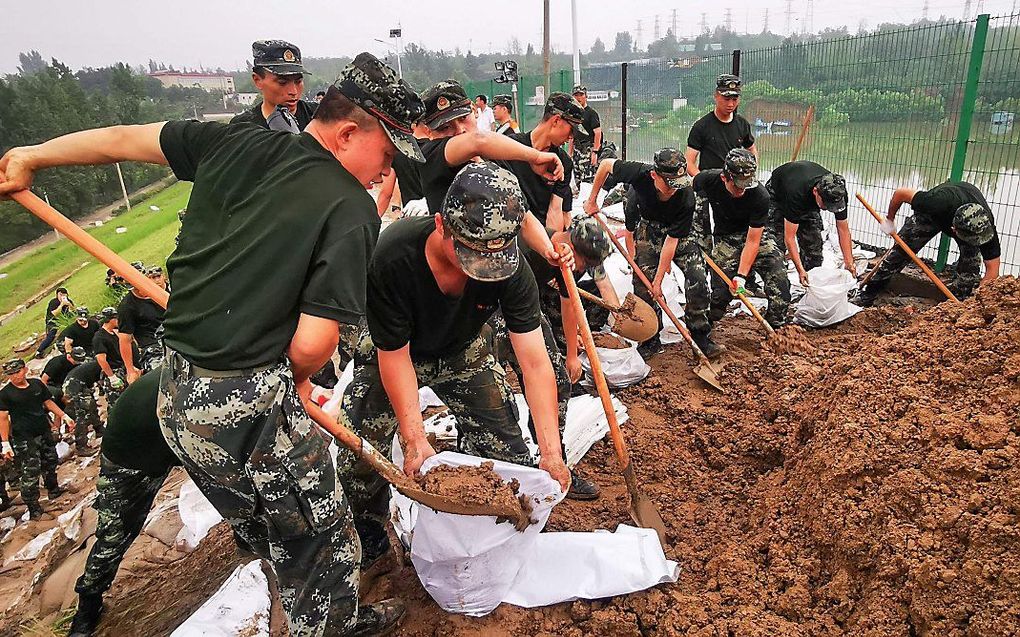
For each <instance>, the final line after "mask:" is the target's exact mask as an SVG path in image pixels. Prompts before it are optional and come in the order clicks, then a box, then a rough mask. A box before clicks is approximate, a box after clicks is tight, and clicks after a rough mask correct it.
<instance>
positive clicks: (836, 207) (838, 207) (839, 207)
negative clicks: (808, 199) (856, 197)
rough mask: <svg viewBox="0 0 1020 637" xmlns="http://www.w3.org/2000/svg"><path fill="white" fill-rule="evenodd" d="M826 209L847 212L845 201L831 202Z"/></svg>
mask: <svg viewBox="0 0 1020 637" xmlns="http://www.w3.org/2000/svg"><path fill="white" fill-rule="evenodd" d="M825 209H826V210H827V211H829V212H845V211H846V204H845V203H843V202H839V203H834V204H829V205H828V206H825Z"/></svg>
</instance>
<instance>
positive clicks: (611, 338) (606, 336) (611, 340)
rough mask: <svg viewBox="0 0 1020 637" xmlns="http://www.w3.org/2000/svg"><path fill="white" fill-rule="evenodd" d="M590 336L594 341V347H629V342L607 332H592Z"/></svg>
mask: <svg viewBox="0 0 1020 637" xmlns="http://www.w3.org/2000/svg"><path fill="white" fill-rule="evenodd" d="M591 338H592V341H594V342H595V347H601V348H602V349H627V348H628V347H630V343H628V342H627V341H625V340H624V339H622V338H620V337H619V336H617V335H616V334H610V333H609V332H597V333H595V334H592V335H591Z"/></svg>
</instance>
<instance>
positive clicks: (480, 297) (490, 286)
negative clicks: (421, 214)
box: [339, 162, 570, 554]
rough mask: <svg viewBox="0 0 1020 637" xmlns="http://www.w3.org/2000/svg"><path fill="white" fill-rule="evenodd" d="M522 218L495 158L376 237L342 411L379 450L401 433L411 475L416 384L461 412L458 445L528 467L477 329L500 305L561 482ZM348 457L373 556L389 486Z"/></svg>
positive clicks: (381, 542)
mask: <svg viewBox="0 0 1020 637" xmlns="http://www.w3.org/2000/svg"><path fill="white" fill-rule="evenodd" d="M523 217H524V200H523V195H522V194H521V191H520V188H519V187H518V185H517V180H516V179H514V177H513V175H512V174H511V173H510V172H509V171H507V170H505V169H503V168H500V167H498V166H496V165H495V164H492V163H488V162H482V163H471V164H469V165H467V166H466V167H465V168H464V169H463V170H462V171H461V172H460V173H459V174H458V175H457V177H456V178H455V179H454V182H453V184H452V185H451V187H450V192H449V194H448V195H447V196H446V199H445V201H444V204H443V211H442V213H441V214H437V215H436V216H435V217H434V218H427V217H426V218H409V219H401V220H399V221H396V222H395V223H393V224H392V225H391V226H390V227H389V228H387V229H386V231H385V232H383V234H382V237H381V238H380V240H379V246H378V249H377V250H376V252H375V254H374V255H373V256H372V264H371V266H370V268H369V272H368V332H367V333H365V334H364V335H363V337H362V342H361V344H360V346H359V348H358V354H357V356H356V357H355V366H356V367H355V371H354V380H353V381H352V382H351V384H350V385H348V387H347V390H346V391H345V392H344V397H343V401H342V408H341V413H342V418H343V419H344V420H346V421H347V422H348V423H350V425H351V426H352V427H353V428H354V429H355V430H356V431H358V432H359V433H360V434H361V435H362V436H365V437H366V438H367V439H368V440H369V441H370V442H371V443H372V444H373V445H374V446H375V447H376V448H377V449H379V451H380V452H382V453H383V454H384V455H389V453H390V444H391V441H392V439H393V433H394V431H396V430H398V429H399V431H400V438H401V441H402V443H403V444H402V446H403V451H404V471H405V472H406V473H407V474H408V475H414V474H416V473H418V471H419V469H420V468H421V465H422V462H424V461H425V459H426V458H428V457H429V456H431V455H433V454H435V451H434V450H433V448H432V446H431V445H430V444H429V442H428V440H427V439H426V437H425V430H424V427H423V423H422V417H421V412H420V410H419V408H418V387H419V386H426V385H427V386H429V387H431V388H432V390H433V391H435V393H436V394H437V395H438V396H439V398H440V399H441V400H443V402H444V403H446V405H447V406H448V407H449V408H450V410H451V411H452V412H453V414H454V415H455V416H456V417H457V428H458V434H459V438H458V441H457V446H458V448H459V449H460V450H461V451H463V452H465V453H469V454H473V455H477V456H481V457H483V458H494V459H498V460H504V461H508V462H515V463H518V464H525V465H533V464H534V460H533V459H532V456H531V453H530V452H529V449H528V446H527V445H526V444H525V442H524V438H523V436H522V435H521V430H520V427H519V425H518V421H517V410H516V407H515V405H514V400H513V392H512V390H511V389H510V387H509V385H508V384H507V383H506V379H505V372H503V371H502V370H501V369H500V367H499V365H498V364H497V363H496V361H495V359H494V358H493V356H492V353H491V347H490V343H489V339H488V337H487V335H486V334H484V333H483V330H482V328H483V326H484V325H485V323H486V321H487V320H488V319H489V317H491V316H492V315H493V313H495V312H496V311H497V310H500V311H501V312H502V313H503V318H504V320H505V321H506V325H507V329H508V330H509V332H510V340H511V342H512V344H513V348H514V351H515V353H516V355H517V360H518V361H519V362H520V365H521V368H522V369H523V370H524V379H523V383H524V386H525V388H526V392H525V393H526V396H527V398H528V406H529V410H530V411H531V413H532V414H533V416H534V419H535V424H536V429H537V442H538V445H539V449H540V452H541V462H540V464H539V466H540V467H541V468H543V469H545V470H546V471H548V472H549V473H550V475H552V476H553V478H554V479H556V480H557V481H558V482H559V483H560V485H561V487H562V488H563V490H564V491H567V490H568V489H569V486H570V474H569V472H568V471H567V468H566V465H565V464H564V463H563V456H562V450H561V447H560V438H559V432H558V431H557V421H556V379H555V376H554V374H553V369H552V364H551V363H550V361H549V356H548V354H547V353H546V349H545V344H544V342H543V338H542V330H541V327H540V315H541V310H540V309H539V304H538V287H537V285H536V283H535V276H534V275H533V274H532V272H531V269H530V268H528V267H526V266H524V267H521V265H520V253H519V251H518V248H517V233H518V231H519V229H520V225H521V222H522V220H523ZM356 461H357V458H356V457H355V456H354V454H352V453H349V452H344V453H342V455H341V459H340V461H339V466H340V467H341V471H343V472H344V473H345V475H346V476H347V478H346V479H345V481H344V486H345V488H346V489H347V490H348V492H349V493H350V494H351V500H352V505H351V506H352V509H353V510H354V513H355V518H356V523H357V524H358V530H359V533H360V534H361V538H362V550H363V551H365V552H366V553H368V554H377V553H380V552H381V551H385V549H386V546H387V545H388V539H387V537H386V533H385V530H384V529H383V524H384V523H385V520H386V517H387V515H388V513H387V512H388V510H389V508H388V503H387V500H388V494H389V490H388V489H386V483H385V482H384V481H383V480H382V479H381V478H379V476H377V475H375V474H372V473H369V472H365V471H358V467H357V464H356Z"/></svg>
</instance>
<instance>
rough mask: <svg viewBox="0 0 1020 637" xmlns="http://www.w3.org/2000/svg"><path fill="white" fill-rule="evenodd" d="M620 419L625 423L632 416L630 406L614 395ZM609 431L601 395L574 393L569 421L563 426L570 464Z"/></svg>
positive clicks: (617, 416)
mask: <svg viewBox="0 0 1020 637" xmlns="http://www.w3.org/2000/svg"><path fill="white" fill-rule="evenodd" d="M612 401H613V408H614V409H615V411H616V422H618V423H620V426H623V423H625V422H627V420H628V419H629V418H630V416H629V415H628V414H627V407H626V405H624V404H623V403H622V402H620V399H619V398H617V397H616V396H613V397H612ZM607 433H609V421H608V420H607V419H606V412H605V410H604V409H603V408H602V400H601V399H600V398H598V397H597V396H587V395H585V396H574V397H573V398H571V399H570V400H569V401H567V422H566V424H565V425H564V426H563V448H564V449H566V450H567V466H568V467H574V466H576V465H577V463H578V462H581V460H582V459H583V458H584V456H585V454H587V453H588V450H589V449H591V447H592V445H594V444H595V443H596V442H598V441H599V440H602V439H603V438H605V437H606V434H607Z"/></svg>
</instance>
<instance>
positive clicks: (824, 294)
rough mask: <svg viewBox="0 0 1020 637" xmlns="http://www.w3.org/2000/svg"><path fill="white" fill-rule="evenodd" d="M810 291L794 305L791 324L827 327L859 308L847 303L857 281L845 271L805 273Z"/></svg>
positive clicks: (854, 312)
mask: <svg viewBox="0 0 1020 637" xmlns="http://www.w3.org/2000/svg"><path fill="white" fill-rule="evenodd" d="M808 282H809V287H808V289H807V292H806V293H805V294H804V296H803V298H801V300H800V302H799V303H798V304H797V310H796V312H795V313H794V320H795V321H797V322H798V323H800V324H802V325H806V326H808V327H826V326H829V325H835V324H836V323H839V322H841V321H845V320H847V319H848V318H850V317H851V316H853V315H854V314H857V313H858V312H860V311H861V309H862V308H860V307H858V306H856V305H854V304H852V303H850V301H849V300H847V292H849V291H850V290H853V289H855V288H856V287H857V280H856V279H855V278H854V275H853V274H851V273H850V272H848V271H847V270H842V269H836V268H829V267H825V266H822V267H819V268H814V269H813V270H811V271H809V272H808Z"/></svg>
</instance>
